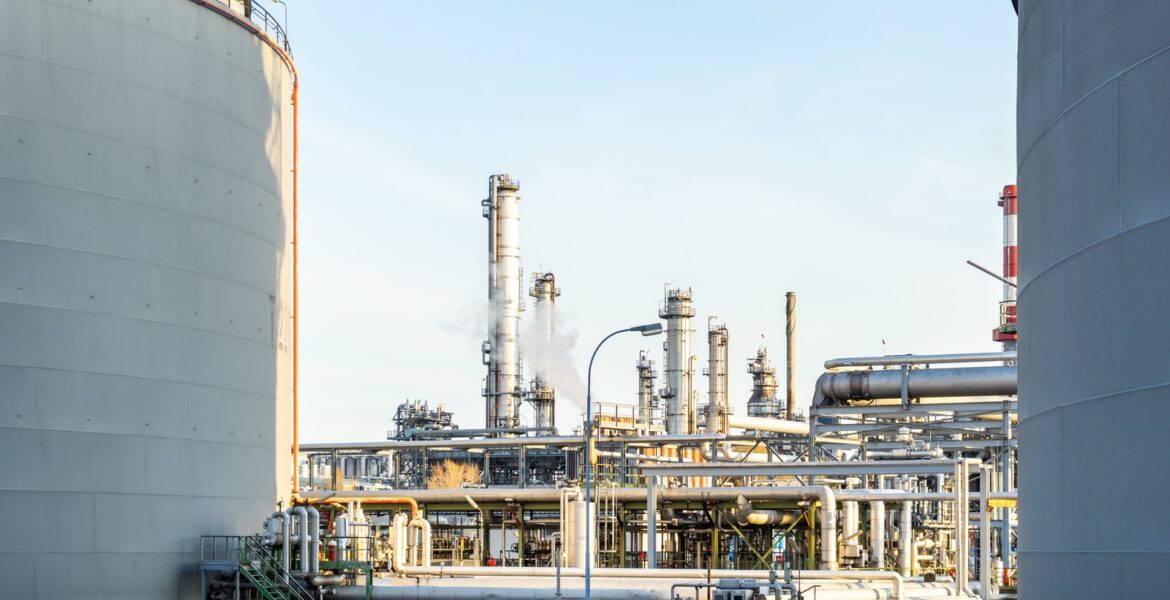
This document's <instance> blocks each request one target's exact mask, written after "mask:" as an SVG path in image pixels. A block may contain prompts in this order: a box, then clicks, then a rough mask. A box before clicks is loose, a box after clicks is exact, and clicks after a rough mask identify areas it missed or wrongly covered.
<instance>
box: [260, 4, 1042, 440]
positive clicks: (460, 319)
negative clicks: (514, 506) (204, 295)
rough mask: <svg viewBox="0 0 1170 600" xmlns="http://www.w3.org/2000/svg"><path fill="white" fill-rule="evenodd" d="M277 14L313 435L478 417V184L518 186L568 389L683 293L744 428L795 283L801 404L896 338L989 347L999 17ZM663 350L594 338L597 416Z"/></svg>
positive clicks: (304, 8)
mask: <svg viewBox="0 0 1170 600" xmlns="http://www.w3.org/2000/svg"><path fill="white" fill-rule="evenodd" d="M289 3H290V4H291V7H290V8H289V21H290V23H289V34H290V39H291V41H292V45H293V50H294V53H295V58H296V61H297V65H298V69H299V72H300V76H301V81H302V88H301V126H302V130H301V131H302V133H301V186H302V188H301V189H302V192H301V232H302V248H301V257H302V271H301V277H302V285H301V289H302V303H303V304H302V325H301V342H302V350H301V365H302V367H301V368H302V375H301V386H302V387H301V389H302V407H303V408H302V426H301V430H302V432H303V433H302V436H303V437H302V439H304V440H306V441H311V440H315V441H324V440H336V439H380V438H382V437H383V436H384V435H385V432H386V430H387V429H389V428H390V418H391V416H392V414H393V410H394V407H395V406H396V405H397V404H398V403H399V402H401V401H402V400H404V399H406V398H423V399H426V400H429V401H431V402H432V403H445V404H447V405H448V406H449V407H451V408H453V409H455V410H456V412H457V421H458V422H459V423H460V425H462V426H463V427H481V426H482V424H483V408H482V407H483V401H482V398H481V397H480V396H479V390H480V386H481V381H482V378H483V376H484V369H483V367H482V366H481V365H480V356H479V346H480V342H481V341H482V339H483V337H484V334H485V330H486V329H485V328H486V310H487V305H486V289H485V287H486V270H485V268H486V254H485V244H486V235H487V232H486V222H485V220H484V219H483V218H482V217H481V216H480V207H479V201H480V199H481V198H483V197H484V196H485V195H486V185H487V178H488V175H490V174H492V173H501V172H508V173H511V174H513V175H514V176H515V177H517V178H519V179H520V181H521V194H522V196H523V198H524V200H523V205H522V240H521V250H522V253H523V256H524V260H525V271H526V273H532V272H536V271H538V270H552V271H554V272H555V273H556V274H557V277H558V282H559V284H560V286H561V288H562V290H563V296H562V297H561V299H560V301H559V303H558V308H559V310H560V312H561V313H562V315H563V316H564V321H563V324H562V327H563V328H567V329H572V330H573V331H575V332H576V334H577V336H578V343H577V346H576V349H575V354H576V357H577V358H578V359H579V362H580V364H581V366H582V370H584V365H585V362H586V361H587V360H588V355H589V352H590V351H591V350H592V347H593V345H594V344H595V343H596V341H597V340H599V339H600V338H601V337H602V336H604V335H605V334H606V333H608V332H609V331H611V330H613V329H615V328H618V327H621V326H625V325H631V324H636V323H642V322H649V321H653V320H655V319H656V318H657V307H658V304H659V302H660V301H661V298H662V292H663V286H664V284H665V283H666V282H673V283H674V284H676V285H681V286H683V287H693V288H694V291H695V304H696V311H697V318H696V319H695V329H696V332H695V338H694V353H695V354H696V355H699V356H700V359H699V365H700V367H701V366H702V364H703V363H704V362H705V354H706V320H707V316H708V315H717V316H718V317H719V318H720V319H721V320H722V321H724V322H726V324H727V326H728V329H729V330H730V334H731V348H730V354H731V374H730V391H731V399H732V406H733V409H734V410H735V411H736V412H737V413H742V412H743V411H744V403H745V402H746V400H747V398H748V396H749V394H750V378H749V376H748V375H747V374H746V371H745V369H746V366H747V359H748V358H749V357H750V356H752V355H754V353H755V350H756V348H757V346H759V344H760V341H761V336H764V339H765V340H766V342H767V344H768V345H769V347H770V348H771V349H772V354H773V358H774V360H775V361H776V362H777V366H778V367H780V368H781V373H780V375H781V377H782V367H783V332H784V323H783V302H784V293H785V292H786V291H788V290H795V291H796V292H797V294H798V317H799V324H798V328H797V333H798V338H797V339H798V355H797V364H798V368H797V402H798V403H799V404H800V405H802V406H807V404H808V401H809V398H810V397H811V394H812V383H813V381H814V380H815V378H816V376H817V375H818V374H819V372H820V364H821V363H822V362H823V361H824V360H825V359H827V358H830V357H834V356H846V355H858V354H880V353H881V352H882V351H883V346H882V343H881V340H883V339H884V340H886V341H887V342H888V345H887V346H886V350H887V351H888V352H890V353H900V352H914V353H930V352H948V351H983V350H994V349H996V348H997V346H996V345H995V344H994V343H993V342H991V340H990V331H991V329H992V327H993V326H994V325H995V324H996V319H997V313H996V311H997V305H996V303H997V302H998V300H999V298H1000V294H1001V288H1000V285H999V284H998V283H996V282H995V281H994V280H992V279H991V278H989V277H987V276H986V275H982V274H980V273H978V272H976V271H975V270H973V269H971V268H970V267H968V266H966V265H965V264H964V261H965V260H966V259H969V258H970V259H973V260H976V261H977V262H981V263H983V264H985V265H988V266H991V267H993V268H995V269H998V268H999V263H1000V253H1001V250H1000V247H1001V227H1002V225H1001V219H1000V212H999V209H998V207H996V204H995V200H996V196H997V194H998V190H999V189H1000V187H1001V186H1002V185H1003V184H1005V183H1011V182H1013V180H1014V176H1015V175H1014V173H1015V167H1014V165H1015V155H1014V130H1015V129H1014V128H1015V108H1014V107H1015V52H1016V46H1015V27H1016V21H1015V16H1014V14H1013V13H1012V10H1011V7H1010V3H1009V2H1007V1H1006V0H1003V1H998V2H997V1H988V0H983V1H978V2H977V1H966V2H945V3H944V2H925V1H923V2H901V3H893V2H883V3H862V2H816V3H810V2H800V3H797V2H731V3H714V2H709V3H698V2H636V3H634V2H589V3H555V2H501V3H486V2H459V3H455V2H450V3H448V2H416V3H399V2H373V1H367V2H347V3H343V4H338V3H332V2H331V3H321V2H307V1H304V0H289ZM341 6H344V10H340V9H339V7H341ZM274 12H275V13H276V14H281V13H282V9H280V7H277V9H276V10H275V11H274ZM1022 201H1023V202H1026V201H1027V200H1026V198H1024V199H1022ZM661 341H662V338H661V337H659V338H649V339H645V338H641V337H638V336H633V335H630V336H625V337H619V338H616V339H614V340H613V341H611V342H610V343H609V344H608V345H607V346H606V348H605V349H604V350H603V351H602V354H601V355H600V356H599V357H598V362H597V364H596V366H595V372H594V397H595V400H599V401H606V402H632V401H633V400H634V393H635V373H634V369H633V364H634V360H635V359H636V357H637V354H638V350H639V349H641V348H646V349H650V350H651V351H652V352H651V354H652V356H653V358H654V359H655V360H656V361H657V362H658V363H659V366H660V365H661V358H662V357H661ZM696 385H697V387H698V388H699V389H700V390H704V391H705V390H706V385H707V383H706V378H704V377H701V376H700V377H697V378H696ZM561 404H562V406H560V409H559V410H558V414H557V418H558V425H560V426H561V428H562V429H569V428H570V427H571V425H572V423H573V422H576V421H577V420H578V417H577V415H578V414H579V411H580V408H578V407H576V406H574V405H572V404H571V403H568V402H562V403H561ZM527 413H528V409H527V408H525V414H527Z"/></svg>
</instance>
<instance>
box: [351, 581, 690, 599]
mask: <svg viewBox="0 0 1170 600" xmlns="http://www.w3.org/2000/svg"><path fill="white" fill-rule="evenodd" d="M332 594H333V595H332V596H331V597H332V598H337V600H371V599H372V600H500V599H501V598H507V599H508V600H562V598H564V599H565V600H568V599H571V598H572V599H575V598H583V597H584V591H583V590H563V593H562V594H557V593H555V592H554V591H552V590H551V589H543V588H534V587H438V586H430V585H421V586H415V585H411V586H383V585H377V586H374V587H373V588H372V589H371V590H370V595H369V596H367V595H366V587H365V586H361V585H347V586H343V587H337V588H334V589H333V592H332ZM590 596H591V598H592V599H593V600H671V598H670V595H669V594H668V593H667V592H666V590H623V589H594V590H591V592H590Z"/></svg>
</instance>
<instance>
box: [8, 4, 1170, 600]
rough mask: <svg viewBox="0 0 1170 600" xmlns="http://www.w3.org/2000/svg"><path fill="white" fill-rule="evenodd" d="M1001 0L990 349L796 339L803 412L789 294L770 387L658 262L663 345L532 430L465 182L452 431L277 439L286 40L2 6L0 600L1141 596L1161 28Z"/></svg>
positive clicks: (505, 258)
mask: <svg viewBox="0 0 1170 600" xmlns="http://www.w3.org/2000/svg"><path fill="white" fill-rule="evenodd" d="M1020 4H1021V6H1020V7H1019V34H1020V56H1019V123H1018V126H1019V132H1018V136H1019V138H1018V143H1019V148H1018V151H1019V165H1020V171H1019V173H1020V182H1021V185H1020V188H1019V190H1017V188H1016V186H1015V185H1007V186H1004V187H1003V188H1002V191H1001V192H1000V193H999V194H998V195H996V194H989V201H990V200H992V199H995V197H996V196H998V200H999V205H1000V206H1001V207H1002V211H1001V212H1002V218H1003V240H1002V243H1003V270H1002V273H1001V274H1000V275H995V274H994V273H993V275H994V276H996V277H997V279H1000V280H1001V282H1002V283H1003V285H1004V293H1003V301H1002V303H1001V304H1000V307H999V310H998V314H999V322H998V325H997V326H996V327H995V329H994V331H993V333H992V336H993V339H994V340H995V341H997V342H1000V343H1002V344H1003V351H1002V352H992V353H970V352H954V353H949V354H933V355H895V356H873V357H851V358H838V359H831V360H828V361H826V362H825V364H824V367H825V369H824V372H823V374H821V375H820V376H819V377H818V379H817V380H816V382H815V384H814V385H813V393H812V402H811V405H810V406H809V409H808V411H807V414H802V412H801V411H800V410H798V402H799V399H798V398H795V397H794V396H795V384H794V373H793V371H794V363H795V351H796V344H795V336H796V296H795V294H792V293H790V294H788V296H787V297H786V298H785V315H786V323H785V324H786V333H787V336H786V340H785V341H786V342H787V343H786V346H785V350H786V351H785V361H784V364H785V375H786V378H785V383H786V385H785V387H784V389H783V390H781V389H780V382H779V374H778V371H777V368H776V365H775V364H774V363H773V360H772V357H771V354H770V352H769V349H768V348H767V347H764V346H760V347H756V348H751V349H748V350H744V349H742V348H739V347H736V346H733V345H732V340H733V339H735V340H738V339H749V337H750V336H749V335H748V334H753V333H755V332H750V331H749V332H743V334H744V335H743V336H742V338H741V336H740V332H737V331H731V330H729V328H728V327H727V326H726V324H724V323H722V322H720V321H719V320H718V319H717V318H716V317H714V316H710V317H708V320H707V337H706V340H707V348H706V349H705V350H702V349H696V348H694V347H693V343H696V344H701V343H702V341H701V340H702V338H694V337H693V334H694V333H695V329H694V327H695V325H694V319H695V318H696V317H697V315H698V314H699V313H698V309H699V308H703V309H704V310H706V309H711V310H710V311H709V312H708V313H707V314H708V315H709V314H711V313H713V312H717V311H716V310H715V309H718V308H720V307H713V306H712V307H706V306H703V305H702V302H703V294H702V290H701V289H699V290H694V289H691V288H689V287H688V288H684V287H676V286H671V285H668V286H665V287H664V289H663V295H662V297H661V298H640V299H635V300H634V301H636V302H641V303H643V305H644V307H645V310H646V314H647V315H648V316H650V319H652V318H653V316H654V311H655V308H657V317H658V318H659V319H661V321H662V330H663V331H664V332H665V336H664V338H663V339H664V342H663V345H662V349H663V350H662V355H661V356H660V357H659V356H658V355H656V354H655V353H653V352H649V351H646V350H642V351H641V352H639V354H638V355H637V356H629V357H628V358H629V359H630V361H631V366H632V367H633V370H632V373H631V374H632V375H634V376H636V382H637V383H636V386H631V389H630V390H629V402H626V403H598V404H597V405H596V406H595V407H592V408H594V410H591V414H592V415H593V418H592V419H591V420H590V421H589V422H586V423H580V424H578V423H572V424H565V423H557V422H556V419H555V410H556V402H557V399H558V389H559V388H562V387H563V386H564V384H565V382H564V381H561V380H560V379H559V378H560V377H561V376H562V375H563V374H562V373H560V372H559V371H558V368H557V367H556V366H555V365H554V364H553V362H552V361H551V359H550V358H549V356H550V355H549V352H548V349H549V347H550V346H551V345H553V344H555V341H556V336H557V331H556V303H557V299H558V297H559V296H560V294H561V288H560V287H559V284H560V283H561V282H562V278H563V280H564V281H571V280H572V274H571V273H566V272H559V273H558V274H557V275H554V274H553V273H552V272H540V273H535V274H533V275H532V276H531V278H530V279H529V280H528V281H526V280H525V277H524V271H523V263H522V256H521V250H520V248H521V246H520V223H521V196H520V189H521V188H520V182H519V180H518V179H517V178H515V177H512V176H511V175H508V174H497V175H491V176H490V177H489V178H488V186H487V187H488V189H487V192H486V198H485V199H482V200H481V201H480V207H481V211H482V215H483V216H484V217H485V218H486V220H487V232H486V237H487V241H488V247H487V258H488V269H487V279H488V290H487V292H488V293H487V299H488V311H489V315H488V316H489V319H488V330H487V331H486V332H485V333H486V340H485V341H484V342H483V345H482V362H483V366H484V367H486V373H485V377H484V380H483V382H482V396H483V403H484V404H483V407H484V408H483V410H484V414H483V427H482V428H478V427H477V428H476V429H460V428H458V427H457V426H456V424H455V423H456V418H455V415H454V414H453V413H452V411H451V410H449V409H448V407H447V406H446V405H444V404H439V403H431V402H429V401H428V400H426V399H411V400H406V401H404V402H402V403H400V404H399V405H398V406H396V407H395V409H394V410H393V411H392V414H387V415H386V418H387V419H389V420H390V422H391V429H390V430H389V431H388V433H387V436H386V439H382V440H358V441H347V440H342V441H333V442H314V443H301V440H300V439H299V432H298V416H297V411H298V393H297V371H298V368H299V365H298V362H297V359H296V356H297V342H298V339H297V338H298V335H297V330H298V328H297V309H298V293H297V292H298V289H297V258H298V250H297V248H298V246H297V241H298V228H297V211H298V202H297V171H298V169H297V145H298V136H297V116H298V111H297V90H298V80H297V73H296V69H295V66H294V63H293V61H292V58H291V50H290V47H289V45H288V43H287V40H286V39H285V35H284V31H283V30H282V28H281V26H280V25H279V24H278V23H277V22H276V20H275V19H273V18H272V17H271V16H270V15H269V14H268V13H267V12H266V11H264V10H263V8H262V7H261V6H260V5H259V4H258V3H254V2H250V1H244V0H157V1H151V2H133V1H131V0H106V1H104V2H85V3H83V2H67V1H64V0H20V1H15V0H14V1H6V2H0V24H2V25H4V26H5V27H3V28H0V82H4V83H5V87H4V88H3V89H2V90H0V284H2V285H0V328H3V331H4V332H5V333H6V335H5V336H4V337H5V339H6V340H7V342H8V343H6V344H4V346H3V350H0V352H2V353H3V356H0V385H2V388H0V390H2V392H3V400H2V402H3V404H2V408H3V412H2V414H0V429H2V431H3V435H0V474H3V477H2V481H3V482H4V483H3V485H0V506H2V507H4V508H5V509H7V510H6V519H5V520H4V522H3V524H2V525H0V552H2V553H3V558H4V560H2V561H0V597H2V598H8V597H11V598H33V599H42V598H46V599H47V598H97V599H106V598H111V599H113V598H119V599H124V598H134V599H137V598H144V599H145V598H151V599H155V598H207V599H215V600H221V599H229V598H230V599H236V600H239V599H256V598H261V599H265V600H278V599H279V600H292V599H297V600H310V599H317V600H322V599H324V598H338V599H344V598H367V599H369V598H393V599H402V600H405V599H408V598H409V599H418V598H431V599H433V600H447V599H451V600H471V599H478V598H487V597H500V596H507V597H514V598H523V599H525V600H561V599H563V598H581V597H584V598H586V599H587V600H591V599H592V598H597V600H672V599H673V598H681V597H687V598H690V597H696V598H700V597H703V596H707V597H709V599H710V600H756V599H759V598H761V597H767V598H769V599H770V600H789V599H797V598H814V597H815V598H818V599H825V600H833V599H851V598H901V599H912V598H929V597H944V596H953V597H964V598H973V597H980V598H985V599H989V598H1010V597H1014V595H1015V589H1016V584H1017V581H1018V582H1019V584H1020V589H1021V590H1022V591H1023V592H1024V596H1023V597H1024V598H1025V599H1026V600H1032V599H1033V598H1037V599H1047V598H1053V599H1055V598H1080V597H1119V598H1147V597H1149V598H1153V597H1161V596H1164V595H1165V590H1166V589H1170V583H1167V582H1166V581H1164V579H1165V576H1164V575H1162V573H1163V572H1165V570H1164V569H1159V568H1158V567H1161V566H1164V564H1165V563H1166V557H1167V556H1168V555H1170V547H1168V544H1170V542H1168V541H1167V540H1168V537H1167V536H1166V535H1165V534H1166V531H1167V527H1166V526H1165V523H1163V521H1164V520H1165V517H1164V516H1163V515H1165V514H1166V511H1165V510H1164V509H1163V507H1162V506H1161V505H1160V501H1161V499H1162V494H1161V491H1162V490H1164V489H1165V488H1166V484H1165V481H1164V480H1165V479H1166V478H1167V477H1170V476H1168V475H1166V474H1165V469H1162V468H1160V464H1161V463H1160V462H1159V461H1160V459H1161V458H1163V457H1164V456H1165V455H1166V454H1167V447H1168V445H1167V444H1166V443H1165V442H1163V441H1162V439H1163V438H1164V436H1163V435H1162V432H1161V430H1160V429H1159V427H1160V426H1161V423H1162V422H1163V420H1162V419H1159V418H1158V417H1159V416H1162V415H1165V414H1166V412H1167V411H1168V410H1170V408H1167V407H1168V406H1170V404H1168V403H1167V402H1166V397H1165V396H1166V389H1168V387H1167V386H1168V385H1170V381H1168V378H1170V375H1168V374H1167V369H1166V364H1170V363H1168V362H1167V358H1170V353H1168V352H1167V346H1166V342H1165V339H1166V335H1165V334H1166V332H1167V331H1170V321H1168V318H1167V311H1166V310H1165V307H1166V306H1167V305H1170V286H1168V284H1167V283H1166V281H1165V277H1163V276H1161V273H1163V272H1162V271H1161V270H1160V268H1161V267H1162V266H1166V265H1168V264H1170V252H1168V250H1167V249H1168V248H1170V245H1168V244H1167V243H1166V240H1167V239H1170V231H1167V229H1168V228H1170V218H1168V215H1170V210H1168V209H1167V206H1168V204H1170V202H1168V200H1167V198H1170V178H1167V177H1166V176H1165V173H1166V169H1165V157H1166V155H1167V154H1170V135H1167V131H1170V120H1168V119H1167V118H1166V116H1165V113H1166V111H1165V108H1164V107H1165V106H1166V105H1167V103H1168V102H1170V86H1167V85H1166V84H1165V81H1166V77H1164V75H1167V74H1170V58H1168V57H1170V54H1168V53H1166V50H1167V49H1168V48H1170V21H1167V20H1166V19H1165V18H1163V17H1165V16H1166V15H1165V14H1163V13H1164V11H1163V10H1162V9H1161V8H1160V3H1159V2H1157V1H1156V0H1130V1H1128V2H1126V3H1124V4H1123V5H1122V6H1121V7H1120V8H1116V10H1106V7H1105V4H1106V3H1096V2H1086V3H1083V6H1082V5H1081V4H1077V3H1067V2H1064V3H1062V2H1055V1H1041V0H1031V1H1023V2H1021V3H1020ZM1020 194H1022V197H1019V196H1020ZM470 200H471V199H469V203H468V207H469V210H474V208H473V207H472V206H471V202H470ZM1017 214H1018V217H1017ZM989 215H990V210H989ZM473 218H474V215H473ZM989 218H990V216H989ZM1017 218H1018V219H1019V224H1020V226H1019V234H1020V235H1019V243H1022V244H1023V252H1022V253H1019V252H1018V245H1019V244H1018V242H1017V235H1016V232H1017ZM989 243H990V241H989ZM1017 256H1019V259H1020V260H1019V261H1018V265H1019V273H1018V280H1017ZM478 259H479V258H478V257H468V260H478ZM570 285H571V284H570ZM1017 285H1019V286H1020V288H1019V290H1020V293H1019V311H1018V312H1017V310H1016V300H1017V298H1016V290H1017V287H1016V286H1017ZM570 293H571V290H570ZM525 295H527V296H528V297H529V298H530V299H531V305H530V306H528V307H526V303H525V300H524V298H525ZM653 303H657V307H655V306H654V305H653ZM526 308H528V310H525V309H526ZM992 308H993V307H990V306H989V307H988V310H989V313H990V312H991V309H992ZM1104 317H1108V318H1104ZM525 318H527V319H528V320H529V322H531V323H532V325H533V327H532V330H533V331H534V332H535V333H534V334H533V335H532V336H527V337H526V336H522V335H521V331H522V325H523V323H524V322H525ZM650 319H647V320H650ZM700 322H701V321H700ZM657 327H658V326H657V324H655V325H653V326H651V327H645V326H643V327H642V328H638V327H635V328H631V329H628V330H624V331H639V330H641V331H643V332H645V333H654V332H656V331H657V329H656V328H657ZM733 334H734V335H733ZM696 339H698V340H699V341H695V340H696ZM1017 344H1018V346H1019V349H1018V353H1017V348H1016V346H1017ZM704 352H705V356H706V365H705V367H704V368H702V369H701V371H700V372H699V373H698V376H700V377H702V376H705V377H707V381H706V382H705V383H706V386H705V389H706V393H705V394H704V393H703V392H702V391H701V390H703V389H704V386H703V382H701V381H700V382H696V375H697V373H696V365H697V364H698V361H699V360H700V357H701V356H702V355H703V354H704ZM1017 358H1018V362H1017ZM737 361H745V362H746V365H745V362H738V363H737ZM733 364H739V365H741V367H740V368H742V367H744V366H746V370H747V373H749V374H750V375H751V378H752V387H751V389H750V390H748V389H744V390H737V389H734V387H733V386H730V385H729V383H728V381H729V379H728V373H729V369H731V368H732V365H733ZM526 371H527V373H526ZM801 405H803V403H801ZM1118 415H1129V416H1127V417H1125V418H1122V417H1119V416H1118ZM1134 415H1140V417H1141V418H1133V416H1134ZM477 419H478V416H477ZM1017 440H1019V441H1020V451H1021V452H1023V460H1020V461H1017ZM195 457H198V459H197V460H196V459H195ZM1017 462H1019V468H1017ZM1017 488H1019V490H1020V492H1019V495H1018V496H1017ZM1136 488H1140V489H1136ZM1135 489H1136V491H1135ZM1122 490H1127V491H1125V492H1122ZM1119 494H1120V495H1122V496H1124V500H1123V501H1122V502H1120V503H1118V502H1116V501H1114V496H1117V495H1119ZM1017 500H1020V501H1021V506H1020V510H1019V511H1017ZM1119 504H1121V505H1124V511H1123V512H1124V513H1125V514H1124V515H1122V518H1119V519H1113V518H1106V517H1107V516H1108V515H1110V514H1112V513H1113V512H1115V510H1114V509H1116V507H1117V506H1118V505H1119ZM1021 516H1022V517H1023V519H1024V520H1023V521H1021V520H1020V519H1021ZM1081 573H1083V574H1084V575H1083V576H1079V575H1077V574H1081ZM607 582H614V583H607ZM680 589H685V590H687V591H685V592H680V591H679V590H680Z"/></svg>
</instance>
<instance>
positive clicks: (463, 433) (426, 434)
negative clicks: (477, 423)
mask: <svg viewBox="0 0 1170 600" xmlns="http://www.w3.org/2000/svg"><path fill="white" fill-rule="evenodd" d="M556 432H557V430H556V429H555V428H553V427H509V428H504V429H418V430H414V431H409V432H408V433H409V434H410V435H411V436H413V437H415V438H470V437H489V436H498V435H504V434H508V435H521V434H529V433H551V434H556Z"/></svg>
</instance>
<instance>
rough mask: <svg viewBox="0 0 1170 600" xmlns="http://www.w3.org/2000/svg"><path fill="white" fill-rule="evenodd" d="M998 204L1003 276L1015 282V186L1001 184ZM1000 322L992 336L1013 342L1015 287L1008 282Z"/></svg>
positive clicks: (995, 338)
mask: <svg viewBox="0 0 1170 600" xmlns="http://www.w3.org/2000/svg"><path fill="white" fill-rule="evenodd" d="M998 204H999V205H1000V206H1002V207H1003V278H1004V279H1006V280H1008V281H1010V282H1012V283H1016V258H1017V254H1018V246H1017V243H1016V210H1017V208H1018V203H1017V199H1016V186H1015V185H1014V184H1012V185H1005V186H1003V193H1002V194H1000V196H999V203H998ZM999 319H1000V322H999V328H998V329H996V331H995V333H994V334H993V335H992V338H993V339H994V340H995V341H997V342H1005V343H1008V344H1013V345H1014V342H1015V340H1016V288H1015V287H1013V286H1010V285H1008V284H1006V283H1005V284H1004V286H1003V302H1002V303H1001V304H1000V317H999Z"/></svg>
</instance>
